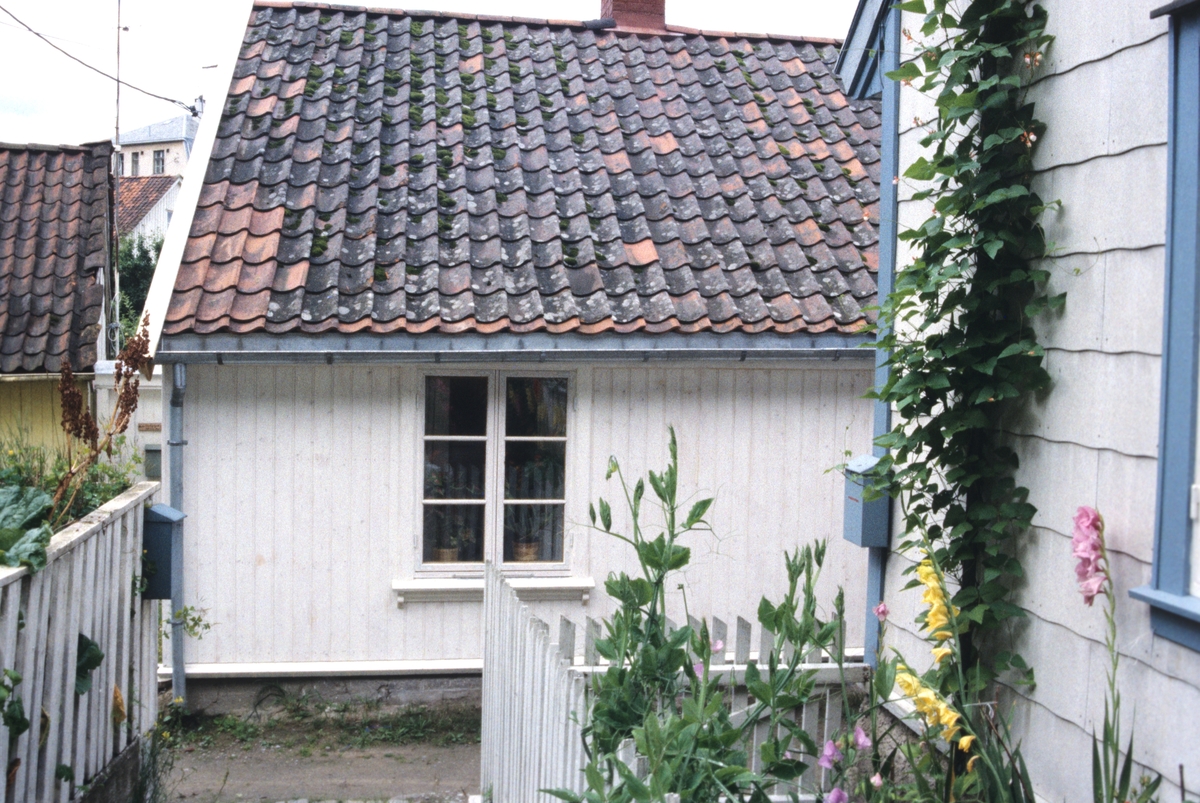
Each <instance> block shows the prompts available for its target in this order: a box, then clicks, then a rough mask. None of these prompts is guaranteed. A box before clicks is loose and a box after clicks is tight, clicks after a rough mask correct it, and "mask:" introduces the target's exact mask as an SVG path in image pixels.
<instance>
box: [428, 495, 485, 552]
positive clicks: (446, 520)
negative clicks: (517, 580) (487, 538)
mask: <svg viewBox="0 0 1200 803" xmlns="http://www.w3.org/2000/svg"><path fill="white" fill-rule="evenodd" d="M423 552H424V554H423V558H422V560H423V561H424V562H425V563H453V562H479V561H482V560H483V505H425V541H424V550H423Z"/></svg>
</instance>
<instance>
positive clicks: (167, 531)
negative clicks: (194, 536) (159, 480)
mask: <svg viewBox="0 0 1200 803" xmlns="http://www.w3.org/2000/svg"><path fill="white" fill-rule="evenodd" d="M184 518H186V516H185V514H183V513H181V512H180V511H178V510H176V509H175V508H173V507H170V506H168V505H154V506H153V507H148V508H146V513H145V517H144V518H143V520H142V577H143V578H144V579H145V590H144V591H142V599H170V598H171V559H172V557H173V552H172V550H173V546H174V544H175V543H176V535H177V533H179V534H180V535H181V534H182V530H183V520H184ZM178 543H179V544H181V545H182V543H183V539H182V538H181V537H180V538H179V539H178Z"/></svg>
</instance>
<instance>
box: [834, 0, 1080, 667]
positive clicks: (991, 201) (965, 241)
mask: <svg viewBox="0 0 1200 803" xmlns="http://www.w3.org/2000/svg"><path fill="white" fill-rule="evenodd" d="M899 7H900V8H902V9H903V10H905V11H909V12H916V13H919V14H924V15H925V17H924V20H923V23H922V28H921V34H922V36H923V37H924V38H923V39H922V40H921V41H919V42H918V46H919V52H918V55H917V56H916V57H915V58H913V59H912V60H911V61H908V62H906V63H904V64H903V65H902V66H901V68H900V69H899V70H896V71H894V72H891V73H889V77H890V78H892V79H894V80H897V81H902V82H904V83H905V84H911V85H913V86H916V87H917V88H918V89H919V90H920V91H921V92H924V93H927V94H929V95H930V96H932V97H933V98H935V100H936V104H937V112H938V114H937V118H936V119H934V120H931V121H929V123H928V125H927V127H926V130H927V131H928V134H927V135H926V136H925V138H924V139H922V140H921V144H922V146H923V147H925V148H927V149H930V151H929V153H928V155H925V156H921V157H919V158H918V159H917V160H916V161H915V162H914V163H913V164H912V165H911V166H909V167H908V169H907V170H906V171H905V173H904V175H905V177H906V178H909V179H913V180H915V181H918V182H926V183H927V184H926V185H925V188H923V189H921V190H920V191H918V192H917V193H915V195H914V196H913V197H914V199H915V200H918V201H929V202H931V204H932V207H933V209H932V214H931V215H930V217H929V218H928V219H927V220H926V221H924V223H922V224H921V225H920V226H918V227H916V228H914V229H909V230H906V231H904V232H902V233H901V234H900V239H901V240H903V241H905V242H907V243H908V244H909V246H910V248H911V250H912V253H913V259H912V260H911V262H909V263H908V264H906V265H904V266H902V267H898V270H897V273H896V284H895V290H894V291H893V292H892V293H891V294H890V296H889V297H888V298H887V299H886V300H885V301H884V302H883V305H882V309H881V322H882V324H883V326H884V328H883V329H882V331H881V334H880V336H879V338H878V340H877V346H878V348H880V349H883V350H884V351H885V353H886V354H887V357H886V360H887V365H888V368H889V376H888V380H887V382H886V384H885V385H884V386H883V387H882V388H880V389H879V390H878V392H877V393H875V394H873V395H874V396H875V397H876V398H878V399H881V400H883V401H884V402H886V403H887V404H889V405H891V406H892V407H893V409H894V410H895V411H896V416H897V422H896V424H895V426H894V427H893V429H892V431H891V432H890V433H888V434H887V435H885V436H883V437H881V438H879V439H878V441H877V443H878V444H879V445H881V446H885V447H887V448H888V449H889V450H890V452H889V454H888V456H886V457H884V458H883V459H882V460H881V461H880V463H879V466H878V472H879V473H878V475H877V480H876V482H875V483H874V489H875V491H876V492H883V493H889V494H891V495H892V496H894V497H897V498H898V497H901V496H903V497H905V498H906V499H907V500H908V504H907V506H906V508H905V513H904V522H903V525H904V528H905V530H906V531H907V532H909V533H913V534H915V535H913V536H912V537H910V538H908V539H907V540H906V541H905V542H904V544H903V548H905V549H918V548H920V547H921V544H922V539H923V538H925V536H928V540H929V541H930V542H931V543H932V546H931V548H932V549H933V551H934V553H935V558H936V561H937V563H938V565H939V566H940V567H942V568H943V569H944V570H945V571H946V572H947V573H948V574H950V575H951V576H952V577H953V579H954V580H955V582H956V585H957V586H958V591H957V592H956V593H955V595H954V604H955V605H956V606H958V607H959V608H961V610H962V622H963V625H964V628H965V631H964V633H963V636H964V640H963V647H964V650H965V656H964V659H965V665H966V666H967V668H968V669H967V672H968V675H969V676H970V678H971V681H970V682H971V683H972V684H976V685H978V684H982V683H986V682H988V681H989V680H990V679H991V678H993V677H994V676H995V675H996V674H997V673H998V672H1002V671H1004V670H1006V669H1009V668H1015V669H1017V670H1020V671H1021V672H1022V673H1024V674H1025V677H1024V679H1025V680H1026V681H1029V682H1031V681H1032V674H1031V672H1029V671H1028V669H1027V667H1025V666H1024V664H1023V663H1022V662H1021V661H1020V660H1019V658H1016V657H1014V656H1013V655H1012V654H1010V653H1006V652H1004V651H1001V650H993V651H992V652H991V653H990V654H988V655H987V656H983V655H981V654H980V652H979V650H978V644H977V641H978V637H983V636H985V634H990V633H993V632H995V631H997V630H998V629H999V628H1000V627H1001V626H1002V625H1003V624H1004V623H1005V622H1007V621H1008V620H1011V619H1013V618H1016V617H1020V616H1022V615H1023V612H1022V611H1021V609H1020V608H1019V607H1018V606H1017V605H1015V604H1014V603H1013V602H1012V601H1011V600H1010V596H1011V589H1012V586H1013V583H1014V582H1015V581H1016V580H1018V579H1019V578H1020V577H1021V576H1022V569H1021V565H1020V563H1019V562H1018V560H1017V559H1016V557H1015V556H1014V554H1013V552H1014V550H1013V545H1014V542H1015V539H1016V537H1017V536H1018V535H1019V534H1020V533H1022V532H1023V531H1025V530H1026V529H1027V528H1028V527H1029V524H1030V521H1031V520H1032V517H1033V514H1034V512H1035V509H1034V507H1033V506H1032V505H1030V504H1029V503H1028V501H1027V497H1028V491H1027V489H1025V488H1022V487H1019V486H1018V485H1017V484H1016V482H1015V480H1014V472H1015V470H1016V469H1017V466H1018V459H1017V455H1016V453H1015V452H1014V451H1013V449H1012V448H1011V447H1010V446H1009V445H1008V444H1007V443H1006V442H1005V440H1004V438H1003V436H1002V433H1001V430H1000V420H1001V416H1002V415H1003V414H1005V413H1006V412H1007V411H1010V410H1011V409H1012V408H1013V407H1014V406H1015V405H1018V404H1020V403H1022V402H1023V401H1027V400H1028V399H1029V398H1030V397H1031V395H1032V394H1033V393H1034V392H1035V391H1038V390H1041V389H1043V388H1045V387H1046V386H1047V383H1048V375H1047V373H1046V371H1045V369H1044V367H1043V366H1042V358H1043V351H1042V347H1041V346H1040V345H1039V344H1038V342H1037V338H1036V336H1035V332H1034V330H1033V325H1032V319H1033V318H1034V316H1036V315H1038V314H1040V313H1042V312H1044V311H1046V310H1049V309H1057V308H1060V307H1061V306H1062V305H1063V303H1064V299H1063V297H1062V296H1055V297H1049V296H1047V295H1045V293H1044V291H1043V289H1042V288H1043V285H1044V283H1045V281H1046V280H1047V278H1048V273H1047V272H1046V271H1045V270H1044V269H1042V268H1040V267H1037V266H1036V262H1035V261H1036V260H1038V259H1040V258H1041V257H1043V256H1045V254H1046V253H1047V250H1048V246H1047V244H1046V240H1045V237H1044V236H1043V232H1042V227H1041V225H1040V223H1039V222H1038V220H1039V217H1040V215H1041V214H1042V212H1043V211H1044V210H1046V209H1047V208H1048V207H1049V204H1047V203H1045V202H1043V201H1042V199H1041V198H1039V197H1038V195H1037V194H1036V193H1035V192H1034V191H1033V190H1032V189H1031V185H1032V182H1033V172H1034V171H1033V148H1034V144H1035V143H1036V141H1037V139H1038V137H1040V136H1041V135H1042V134H1043V133H1044V131H1045V126H1044V124H1043V123H1041V122H1040V121H1038V120H1037V119H1036V118H1035V117H1034V109H1033V104H1032V103H1030V102H1028V101H1027V99H1026V96H1025V87H1026V86H1027V84H1028V81H1029V78H1030V77H1031V70H1030V68H1031V65H1033V64H1036V63H1037V62H1038V61H1039V60H1040V53H1041V51H1042V49H1044V48H1045V47H1046V46H1047V44H1048V43H1049V42H1050V41H1051V37H1050V36H1048V35H1046V33H1045V28H1046V18H1047V15H1046V11H1045V9H1043V8H1042V7H1041V6H1040V5H1038V4H1037V3H1035V2H1032V0H988V2H983V1H982V0H976V1H975V2H970V3H967V4H965V5H964V4H959V3H952V2H950V0H907V2H903V3H900V4H899ZM905 35H906V36H907V37H908V38H909V39H910V40H911V39H913V37H912V35H911V34H908V32H907V31H906V32H905ZM1034 56H1036V58H1033V57H1034ZM1026 57H1029V58H1026ZM818 169H820V167H819V166H818Z"/></svg>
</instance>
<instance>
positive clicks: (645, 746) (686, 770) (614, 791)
mask: <svg viewBox="0 0 1200 803" xmlns="http://www.w3.org/2000/svg"><path fill="white" fill-rule="evenodd" d="M678 466H679V461H678V453H677V445H676V439H675V432H674V430H673V429H672V430H671V433H670V460H669V463H668V465H667V467H666V469H665V470H663V471H662V472H654V471H651V472H649V473H648V475H647V478H646V481H643V480H641V479H639V480H638V481H637V482H636V483H635V484H634V485H633V486H632V487H630V486H629V484H628V483H627V482H626V480H625V477H624V475H623V474H622V472H621V467H620V464H619V463H618V462H617V460H616V459H615V458H610V461H609V467H608V474H607V476H608V478H612V477H613V476H614V475H616V476H617V477H618V478H619V481H620V485H621V490H622V493H623V495H624V497H625V503H626V505H627V507H628V509H629V512H630V521H631V531H630V532H629V534H624V533H620V532H617V531H615V530H614V529H613V518H612V508H611V506H610V505H609V503H608V502H607V501H606V500H604V499H600V500H599V501H598V502H597V504H596V505H595V506H592V507H591V508H590V509H589V515H590V517H591V519H592V523H593V526H596V527H598V528H599V529H601V530H602V531H603V532H605V533H607V534H609V535H611V536H613V537H614V538H617V539H619V540H621V541H624V542H625V543H627V544H628V545H630V546H631V547H632V548H633V549H634V551H635V552H636V554H637V557H638V563H639V565H640V567H641V574H640V576H635V577H631V576H629V575H628V574H626V573H624V572H622V573H620V574H613V575H610V576H609V578H608V580H607V581H606V583H605V588H606V590H607V591H608V593H609V595H610V596H612V597H613V598H614V599H615V600H617V601H618V603H619V607H618V609H617V611H616V612H615V613H614V614H613V615H612V617H611V618H610V619H608V620H606V621H605V623H604V626H605V636H604V637H603V638H601V639H599V640H598V641H597V642H596V649H597V652H598V653H599V654H600V655H601V656H603V657H604V658H605V659H607V660H608V662H609V664H610V665H609V667H608V669H607V670H606V671H604V672H603V673H599V674H596V675H594V676H593V679H592V686H591V689H590V698H589V699H590V702H589V707H588V716H587V721H586V724H585V726H584V728H583V736H584V741H585V744H586V747H587V750H588V755H589V758H590V760H589V763H588V765H587V767H586V768H585V776H586V779H587V786H588V789H587V791H586V792H584V793H583V794H578V793H575V792H572V791H569V790H563V789H558V790H548V791H550V794H553V795H555V796H556V797H559V798H560V799H563V800H567V801H575V802H576V803H579V802H581V801H587V803H600V802H601V801H614V802H615V801H633V800H637V801H652V800H654V801H657V800H662V799H663V796H664V795H666V794H668V793H677V794H680V795H681V799H682V800H684V801H713V800H719V799H724V800H729V801H745V800H751V801H765V800H767V794H768V792H770V791H772V790H783V791H785V792H786V793H788V794H795V793H796V792H797V791H798V786H797V783H796V782H797V779H799V778H800V776H801V775H803V773H804V772H805V771H806V770H807V769H808V768H809V767H810V766H811V761H807V762H806V761H805V760H804V757H805V756H809V757H814V756H817V755H818V751H817V746H816V744H815V742H814V741H813V739H812V737H811V736H810V735H809V734H808V733H807V732H806V731H805V730H804V729H803V728H802V727H801V726H800V725H799V724H798V723H797V721H796V718H795V716H794V712H795V711H796V710H797V709H799V708H801V707H802V706H804V705H805V704H806V703H808V702H809V701H810V700H811V699H812V695H813V693H814V689H815V681H814V674H815V673H814V672H813V671H812V670H811V669H806V668H804V667H803V666H802V664H803V661H804V656H807V655H809V654H811V653H812V652H813V651H815V650H824V651H827V652H830V653H833V652H837V651H839V650H840V647H841V637H840V633H841V630H842V622H841V618H840V612H841V609H840V604H839V605H838V606H835V607H836V610H837V615H835V617H834V618H832V619H830V620H828V621H825V620H822V619H821V618H820V617H819V615H818V612H817V604H816V596H815V591H814V589H815V584H816V580H817V576H818V574H819V572H820V568H821V565H822V563H823V561H824V556H825V547H824V543H823V542H818V543H816V544H812V545H806V546H804V547H802V548H801V549H799V550H798V551H797V552H796V553H795V554H793V555H786V556H785V557H786V567H787V574H788V593H787V595H786V596H785V597H784V598H783V600H782V601H781V602H779V603H778V604H773V603H771V602H770V601H768V600H766V599H763V600H762V602H761V603H760V605H759V610H758V619H759V622H760V623H761V624H762V625H763V627H765V628H766V629H767V630H769V631H771V632H772V633H774V641H773V643H772V649H771V650H770V653H769V654H768V655H763V656H761V659H760V661H758V662H753V663H751V664H750V665H749V666H748V667H747V669H746V672H745V685H746V688H747V690H748V692H749V693H750V694H751V695H752V696H753V697H754V703H753V704H752V705H749V706H748V707H747V709H746V710H745V711H744V712H739V713H738V717H737V718H736V719H735V718H734V717H733V716H732V714H731V711H730V706H729V701H728V700H727V699H726V692H725V691H723V689H725V688H726V687H727V686H728V684H727V683H726V682H724V681H723V679H722V678H721V676H720V675H719V674H717V673H714V672H713V671H711V669H712V666H713V665H714V660H713V659H714V656H716V657H717V658H718V660H717V662H716V663H717V664H724V645H723V644H722V643H721V642H720V641H717V642H713V641H712V638H711V635H710V633H709V631H708V627H707V625H706V624H701V625H700V627H699V629H698V630H697V629H695V628H693V627H691V626H685V627H680V628H678V629H673V628H672V627H671V626H670V624H669V621H668V617H667V596H666V589H667V583H668V578H669V577H670V576H671V575H673V574H674V573H675V572H678V571H679V570H681V569H682V568H683V567H684V566H686V565H687V563H688V561H689V559H690V555H691V550H690V548H689V547H687V546H684V545H683V544H682V543H680V539H682V538H685V537H687V536H688V535H690V534H692V533H695V532H703V531H708V530H709V526H708V524H707V522H706V520H705V518H704V517H705V515H706V513H707V512H708V510H709V507H710V506H711V504H712V501H713V500H712V499H701V500H699V501H697V502H695V503H694V504H692V505H691V506H690V508H689V507H687V506H685V505H684V504H683V503H682V501H681V499H680V496H679V487H678V485H679V474H678ZM647 482H648V484H649V486H650V489H651V491H652V493H653V494H654V496H655V497H656V498H657V500H658V503H659V506H660V507H661V510H662V522H661V524H660V525H643V523H642V520H641V514H642V510H643V501H644V496H645V490H646V485H647ZM685 510H686V513H685ZM839 597H840V595H839ZM684 600H685V605H684V611H683V613H684V615H685V616H686V614H687V610H686V595H685V597H684ZM758 729H761V731H762V732H765V733H766V734H767V737H766V738H765V739H763V740H761V743H760V744H759V747H758V750H759V754H758V758H759V759H760V763H761V770H760V771H759V772H752V771H751V770H750V765H751V756H750V753H749V750H750V748H751V745H752V744H753V742H752V739H751V735H752V733H753V732H754V731H755V730H758ZM630 741H631V742H632V745H633V747H634V750H635V751H636V753H637V755H638V756H640V757H642V758H643V759H644V762H645V767H646V772H645V774H644V776H643V775H641V774H639V773H637V772H635V771H634V769H633V768H631V767H630V766H629V765H628V764H627V763H626V762H625V761H623V760H622V759H621V758H620V753H621V750H622V747H623V746H624V745H626V744H627V743H629V742H630Z"/></svg>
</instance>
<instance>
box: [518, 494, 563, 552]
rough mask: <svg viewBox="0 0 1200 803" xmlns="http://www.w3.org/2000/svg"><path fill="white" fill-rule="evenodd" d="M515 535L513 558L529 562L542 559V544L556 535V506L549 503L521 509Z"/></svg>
mask: <svg viewBox="0 0 1200 803" xmlns="http://www.w3.org/2000/svg"><path fill="white" fill-rule="evenodd" d="M521 513H522V514H523V515H522V516H521V518H520V520H519V521H518V523H517V527H516V532H515V534H514V536H513V545H512V554H513V560H516V561H522V562H529V561H534V560H539V559H540V554H541V551H542V544H545V543H549V542H551V541H552V540H553V537H554V508H552V507H550V506H548V505H545V506H543V505H538V506H531V507H528V508H526V509H524V510H522V511H521Z"/></svg>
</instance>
